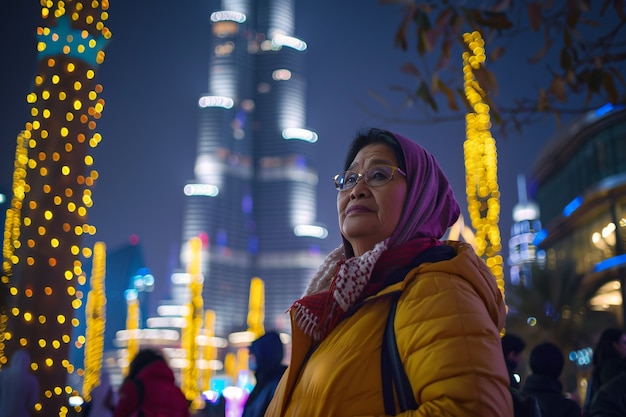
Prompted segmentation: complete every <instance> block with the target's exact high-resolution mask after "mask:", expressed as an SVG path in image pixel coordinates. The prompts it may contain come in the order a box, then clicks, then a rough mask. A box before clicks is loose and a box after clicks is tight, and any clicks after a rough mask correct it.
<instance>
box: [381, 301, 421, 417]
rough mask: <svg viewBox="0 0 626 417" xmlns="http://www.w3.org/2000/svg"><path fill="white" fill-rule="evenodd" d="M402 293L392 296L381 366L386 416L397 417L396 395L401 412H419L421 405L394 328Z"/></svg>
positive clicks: (382, 348) (384, 335)
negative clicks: (408, 373)
mask: <svg viewBox="0 0 626 417" xmlns="http://www.w3.org/2000/svg"><path fill="white" fill-rule="evenodd" d="M400 294H401V292H399V291H398V292H397V293H394V294H393V295H392V301H391V307H390V309H389V314H388V316H387V323H386V325H385V332H384V334H383V343H382V347H381V355H380V365H381V375H382V383H383V384H382V385H383V403H384V406H385V414H386V415H389V416H393V415H396V401H395V398H394V388H395V393H396V395H397V397H398V405H399V407H400V412H404V411H407V410H417V408H418V407H419V404H418V403H417V401H416V400H415V396H414V395H413V389H412V388H411V381H409V377H408V376H407V374H406V371H405V369H404V364H403V363H402V360H401V359H400V352H399V351H398V345H397V344H396V333H395V331H394V328H393V322H394V320H395V318H396V306H397V304H398V298H400Z"/></svg>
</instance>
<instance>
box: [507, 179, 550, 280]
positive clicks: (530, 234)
mask: <svg viewBox="0 0 626 417" xmlns="http://www.w3.org/2000/svg"><path fill="white" fill-rule="evenodd" d="M517 194H518V197H519V202H518V203H517V204H516V205H515V207H513V221H514V223H513V226H511V238H510V239H509V261H508V263H509V267H510V275H509V277H510V278H509V284H510V285H513V286H517V285H523V286H525V287H528V288H531V287H532V266H533V264H534V263H536V262H537V260H538V259H537V256H538V254H537V247H536V246H535V243H534V240H535V235H536V234H537V232H539V231H540V230H541V220H540V219H539V206H538V205H537V204H536V203H535V202H534V201H531V200H529V199H528V197H527V191H526V178H525V177H524V175H522V174H520V175H518V176H517ZM542 259H543V252H540V254H539V260H540V261H541V260H542Z"/></svg>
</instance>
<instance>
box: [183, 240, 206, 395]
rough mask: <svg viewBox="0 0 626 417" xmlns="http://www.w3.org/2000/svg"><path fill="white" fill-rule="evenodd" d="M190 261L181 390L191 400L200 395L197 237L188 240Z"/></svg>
mask: <svg viewBox="0 0 626 417" xmlns="http://www.w3.org/2000/svg"><path fill="white" fill-rule="evenodd" d="M189 247H190V251H191V262H189V265H188V267H187V272H188V274H189V278H190V279H189V290H190V293H191V299H190V300H189V304H188V309H187V312H186V314H185V320H186V322H187V325H186V326H185V327H184V328H183V329H182V337H181V345H182V348H183V350H184V351H185V353H186V357H187V366H185V367H184V368H183V369H182V372H181V390H182V391H183V393H184V394H185V397H186V398H187V399H188V400H190V401H193V400H195V399H196V398H197V397H198V396H199V395H200V390H199V389H198V368H197V366H196V361H197V359H198V343H197V338H198V335H199V334H200V329H201V328H202V318H203V317H202V316H203V300H202V285H203V281H204V279H203V277H202V266H201V265H202V260H201V259H202V240H201V239H200V238H198V237H194V238H191V239H190V240H189Z"/></svg>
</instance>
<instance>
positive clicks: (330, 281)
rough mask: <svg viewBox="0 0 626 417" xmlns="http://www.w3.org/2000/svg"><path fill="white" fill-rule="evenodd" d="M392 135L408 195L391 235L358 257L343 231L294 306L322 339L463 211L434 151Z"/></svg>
mask: <svg viewBox="0 0 626 417" xmlns="http://www.w3.org/2000/svg"><path fill="white" fill-rule="evenodd" d="M392 135H393V137H394V138H395V139H396V140H397V141H398V143H399V144H400V147H401V149H402V152H403V154H404V160H405V167H406V182H407V194H406V199H405V203H404V208H403V210H402V215H401V217H400V219H399V221H398V224H397V226H396V228H395V230H394V232H393V233H392V235H391V237H389V238H388V239H385V240H384V241H382V242H379V243H378V244H377V245H376V246H375V247H374V248H373V249H371V250H370V251H368V252H366V253H364V254H362V255H361V256H358V257H355V256H354V251H353V250H352V246H351V245H350V243H349V242H348V241H347V240H346V238H345V237H343V236H342V240H343V244H342V245H340V246H339V247H338V248H336V249H335V250H333V251H332V252H331V253H330V254H329V255H328V256H327V257H326V259H325V260H324V262H323V263H322V265H321V266H320V267H319V269H318V270H317V272H316V273H315V275H314V276H313V279H312V280H311V283H310V284H309V287H308V288H307V291H306V292H305V295H304V296H303V297H302V298H301V299H299V300H297V301H296V302H295V303H294V304H293V305H292V306H291V308H290V310H293V312H294V315H295V321H296V323H297V325H298V326H299V327H300V328H301V329H302V330H303V331H304V332H305V333H306V334H308V335H309V336H311V337H313V338H314V339H315V340H317V341H319V340H321V339H323V338H324V337H325V336H326V335H327V334H328V333H329V332H330V331H331V330H332V329H333V328H334V327H335V326H336V324H337V323H338V322H339V321H340V320H341V318H342V317H343V316H344V314H345V312H346V311H347V310H348V309H349V308H350V307H351V306H353V305H354V304H355V303H357V302H358V301H359V300H361V299H362V298H363V297H364V296H368V295H372V294H373V293H375V291H378V290H380V289H381V288H382V287H383V286H384V285H385V279H386V278H387V277H388V276H389V275H390V274H392V273H393V271H394V270H398V269H400V268H402V267H403V266H405V265H407V264H408V263H410V262H411V260H412V259H413V258H414V257H415V256H417V255H418V254H419V253H420V252H422V251H423V250H425V249H427V248H429V247H431V246H434V245H438V244H440V242H439V239H441V237H442V236H443V235H444V233H445V232H446V230H447V229H448V227H450V226H452V225H453V224H454V222H455V221H456V220H457V219H458V217H459V214H460V212H461V210H460V208H459V204H458V203H457V201H456V199H455V198H454V192H453V191H452V188H451V187H450V183H449V182H448V179H447V177H446V176H445V174H444V173H443V171H442V169H441V167H440V166H439V164H438V163H437V161H436V159H435V158H434V156H432V155H431V154H430V153H429V152H428V151H426V150H425V149H424V148H422V147H421V146H419V145H418V144H416V143H415V142H412V141H411V140H409V139H407V138H405V137H404V136H401V135H398V134H395V133H392ZM389 259H393V262H389ZM383 265H384V266H383ZM377 266H378V268H377ZM394 266H395V267H394Z"/></svg>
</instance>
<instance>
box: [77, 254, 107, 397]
mask: <svg viewBox="0 0 626 417" xmlns="http://www.w3.org/2000/svg"><path fill="white" fill-rule="evenodd" d="M105 276H106V245H105V244H104V243H103V242H97V243H96V244H95V246H94V251H93V267H92V272H91V280H90V286H91V290H90V291H89V294H87V306H86V308H85V313H86V316H87V317H86V320H87V329H86V331H85V339H86V341H85V364H84V369H85V378H84V379H83V397H84V398H85V401H89V400H90V398H91V394H90V393H91V390H92V388H94V387H97V386H98V385H100V370H101V369H102V354H103V351H104V326H105V324H106V302H107V300H106V293H105V290H104V278H105Z"/></svg>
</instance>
